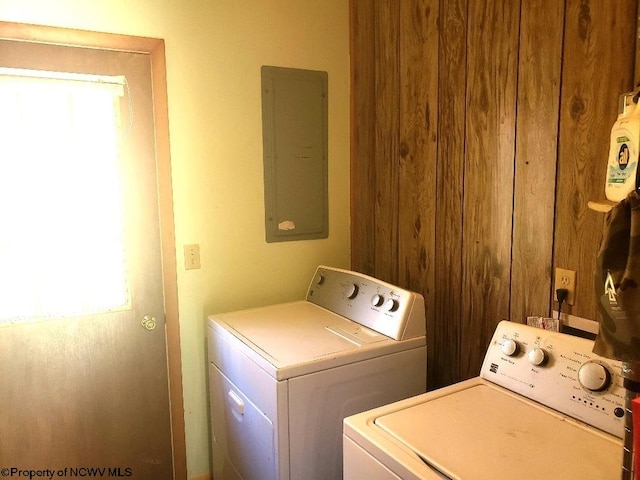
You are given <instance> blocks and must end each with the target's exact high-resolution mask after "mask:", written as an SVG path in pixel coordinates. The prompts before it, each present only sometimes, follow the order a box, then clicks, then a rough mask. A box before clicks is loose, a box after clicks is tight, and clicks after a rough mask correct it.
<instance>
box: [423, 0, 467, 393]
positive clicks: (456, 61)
mask: <svg viewBox="0 0 640 480" xmlns="http://www.w3.org/2000/svg"><path fill="white" fill-rule="evenodd" d="M440 23H441V25H442V28H441V30H440V35H439V36H440V43H439V48H438V57H439V58H438V65H439V81H438V139H437V143H438V146H437V154H438V159H437V162H438V163H437V167H438V168H437V176H436V189H435V192H436V197H435V199H434V201H435V204H436V212H435V223H436V239H435V257H434V259H433V260H434V263H435V295H434V297H435V300H434V305H433V309H434V319H433V321H432V323H431V324H428V325H427V333H428V339H427V342H428V343H427V344H428V349H429V351H428V352H427V354H428V360H429V361H428V363H427V379H428V384H429V385H430V386H433V387H434V388H435V387H441V386H444V385H448V384H451V383H453V382H455V381H456V380H457V379H458V378H460V373H459V368H460V356H461V355H462V350H461V345H460V341H461V338H462V335H461V324H460V321H459V319H460V318H462V300H461V294H460V292H462V199H463V194H464V159H465V126H466V122H465V113H466V84H467V68H466V65H467V48H466V46H467V0H450V1H448V2H442V5H441V10H440Z"/></svg>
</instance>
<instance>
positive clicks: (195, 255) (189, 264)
mask: <svg viewBox="0 0 640 480" xmlns="http://www.w3.org/2000/svg"><path fill="white" fill-rule="evenodd" d="M184 268H185V269H186V270H194V269H196V268H200V245H198V244H197V243H194V244H193V245H185V246H184Z"/></svg>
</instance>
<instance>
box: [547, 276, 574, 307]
mask: <svg viewBox="0 0 640 480" xmlns="http://www.w3.org/2000/svg"><path fill="white" fill-rule="evenodd" d="M559 288H566V289H567V290H568V291H569V294H568V295H567V300H566V303H568V304H569V305H573V302H574V301H575V294H576V272H575V270H566V269H564V268H556V278H555V283H554V287H553V299H554V300H555V301H556V302H557V301H558V295H557V294H556V291H557V290H558V289H559Z"/></svg>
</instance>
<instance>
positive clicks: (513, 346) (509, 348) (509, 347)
mask: <svg viewBox="0 0 640 480" xmlns="http://www.w3.org/2000/svg"><path fill="white" fill-rule="evenodd" d="M501 349H502V353H504V354H505V355H507V356H508V357H513V356H514V355H515V354H517V353H518V350H519V349H520V347H519V346H518V342H516V341H515V340H513V339H512V338H510V339H508V340H505V341H504V342H502V347H501Z"/></svg>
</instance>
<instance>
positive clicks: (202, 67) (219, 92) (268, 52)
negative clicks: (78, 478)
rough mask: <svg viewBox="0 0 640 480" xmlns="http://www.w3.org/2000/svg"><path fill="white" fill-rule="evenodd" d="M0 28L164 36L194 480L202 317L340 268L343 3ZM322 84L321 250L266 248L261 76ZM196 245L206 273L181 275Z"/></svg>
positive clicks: (271, 0)
mask: <svg viewBox="0 0 640 480" xmlns="http://www.w3.org/2000/svg"><path fill="white" fill-rule="evenodd" d="M0 20H3V21H15V22H25V23H35V24H43V25H52V26H60V27H70V28H79V29H85V30H95V31H103V32H111V33H121V34H127V35H139V36H148V37H157V38H163V39H164V40H165V46H166V55H167V84H168V85H167V86H168V100H169V127H170V135H171V157H172V158H171V161H172V171H173V189H174V208H175V227H176V248H177V253H178V261H179V264H178V290H179V292H178V293H179V302H180V303H179V304H180V328H181V343H182V362H183V363H182V368H183V376H184V379H183V383H184V405H185V421H186V435H187V439H186V440H187V463H188V472H189V477H194V476H197V475H199V474H202V473H205V472H208V471H209V461H210V460H209V440H208V436H209V428H208V413H207V408H208V407H207V391H206V388H207V383H206V360H205V320H204V319H205V316H206V315H207V314H209V313H217V312H222V311H229V310H236V309H241V308H246V307H253V306H259V305H265V304H269V303H276V302H282V301H289V300H293V299H300V298H302V297H303V295H304V292H305V290H306V287H307V284H308V282H309V281H310V279H311V276H312V274H313V271H314V268H315V266H317V265H318V264H320V263H323V264H328V265H334V266H338V267H343V268H346V267H348V266H349V25H348V0H321V1H318V0H179V1H177V0H135V1H130V0H91V1H87V0H0ZM261 65H275V66H286V67H295V68H306V69H313V70H325V71H327V72H328V73H329V222H330V223H329V231H330V236H329V238H328V239H327V240H314V241H300V242H286V243H277V244H267V243H266V242H265V240H264V201H263V180H262V175H263V171H262V126H261V125H262V124H261V99H260V67H261ZM192 243H198V244H200V248H201V262H202V268H201V269H200V270H189V271H186V270H185V269H184V265H183V263H182V262H181V260H182V258H183V257H182V248H183V245H185V244H192Z"/></svg>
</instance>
